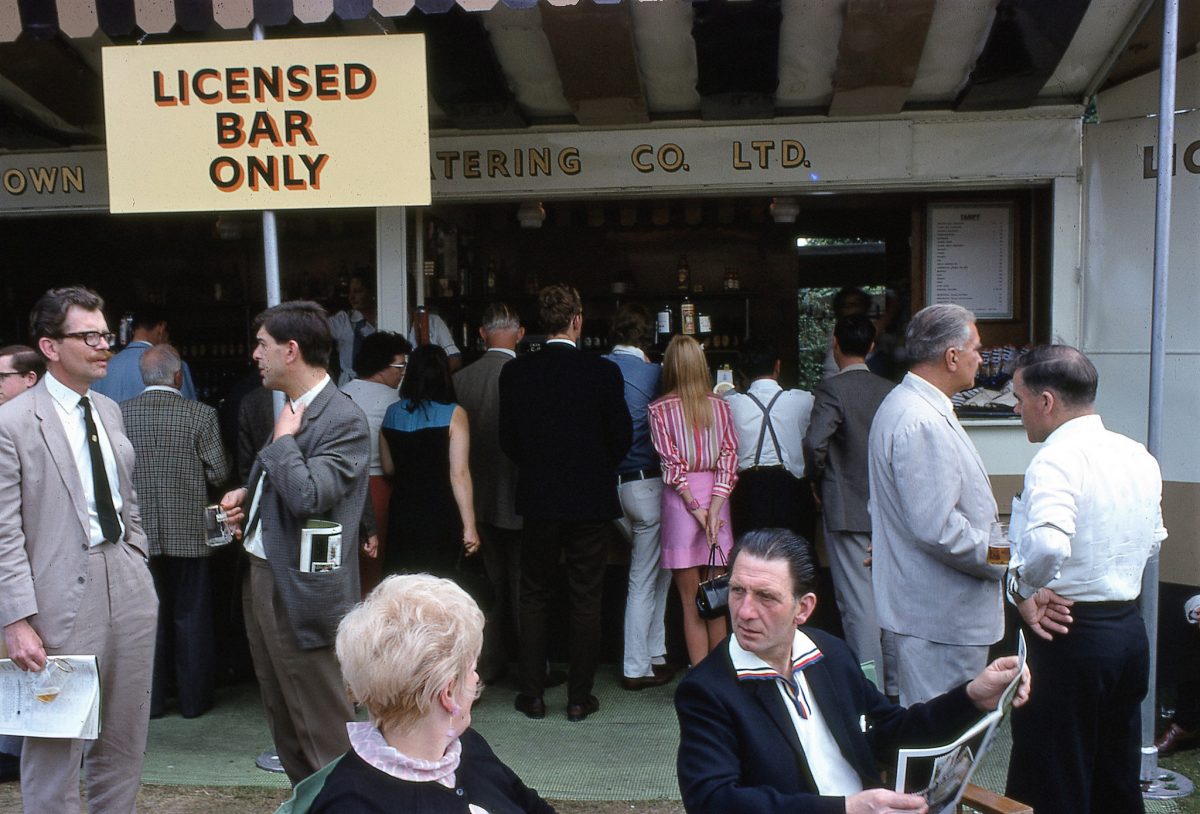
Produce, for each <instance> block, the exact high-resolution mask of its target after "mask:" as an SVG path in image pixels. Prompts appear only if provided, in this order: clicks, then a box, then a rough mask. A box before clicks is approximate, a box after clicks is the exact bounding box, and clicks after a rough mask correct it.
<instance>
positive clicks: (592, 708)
mask: <svg viewBox="0 0 1200 814" xmlns="http://www.w3.org/2000/svg"><path fill="white" fill-rule="evenodd" d="M599 711H600V699H599V698H597V697H596V696H594V695H589V696H588V697H587V701H585V702H583V703H582V704H568V705H567V720H568V721H571V722H572V723H579V722H580V721H582V720H583V719H584V718H586V717H587V716H589V715H591V714H592V713H593V712H599Z"/></svg>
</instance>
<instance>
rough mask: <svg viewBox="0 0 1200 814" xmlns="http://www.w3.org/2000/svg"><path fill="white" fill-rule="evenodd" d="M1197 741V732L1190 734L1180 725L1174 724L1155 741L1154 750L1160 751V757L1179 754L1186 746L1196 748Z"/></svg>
mask: <svg viewBox="0 0 1200 814" xmlns="http://www.w3.org/2000/svg"><path fill="white" fill-rule="evenodd" d="M1196 740H1197V733H1196V732H1189V731H1188V730H1186V729H1184V728H1183V727H1182V726H1180V725H1179V724H1176V723H1172V724H1171V725H1170V726H1168V727H1167V729H1166V731H1165V732H1163V733H1162V734H1161V735H1159V736H1158V738H1157V739H1156V740H1155V741H1154V748H1155V749H1157V750H1158V753H1159V754H1160V755H1169V754H1171V753H1172V752H1178V751H1179V750H1180V749H1183V748H1184V747H1186V746H1194V745H1195V744H1196Z"/></svg>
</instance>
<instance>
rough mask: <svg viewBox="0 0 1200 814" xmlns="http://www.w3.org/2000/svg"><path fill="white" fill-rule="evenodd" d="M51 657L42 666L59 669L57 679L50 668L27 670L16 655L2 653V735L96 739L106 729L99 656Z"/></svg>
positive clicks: (0, 686) (0, 685)
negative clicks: (102, 716)
mask: <svg viewBox="0 0 1200 814" xmlns="http://www.w3.org/2000/svg"><path fill="white" fill-rule="evenodd" d="M51 659H52V661H49V662H47V666H46V668H44V669H43V671H42V672H45V670H51V671H55V670H57V672H58V673H59V676H58V678H56V679H55V680H54V681H53V682H47V681H46V679H47V678H48V677H49V674H47V675H46V676H42V673H33V672H26V671H24V670H22V669H21V668H20V667H18V666H17V665H15V664H13V662H12V660H11V659H0V735H27V736H30V737H35V738H81V739H83V740H95V739H96V738H97V737H99V735H100V672H99V671H98V670H97V668H96V657H95V656H51ZM54 661H57V662H58V664H57V665H55V664H54ZM39 677H41V682H40V683H39Z"/></svg>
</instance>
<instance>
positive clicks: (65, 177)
mask: <svg viewBox="0 0 1200 814" xmlns="http://www.w3.org/2000/svg"><path fill="white" fill-rule="evenodd" d="M0 185H3V187H4V191H5V192H6V193H8V194H9V195H25V194H26V193H31V194H34V195H56V194H63V195H68V194H70V193H72V192H83V191H84V175H83V167H81V166H79V165H78V164H76V165H75V166H68V165H61V166H58V167H26V168H25V169H24V170H21V169H18V168H16V167H10V168H9V169H7V170H5V171H4V172H3V174H0Z"/></svg>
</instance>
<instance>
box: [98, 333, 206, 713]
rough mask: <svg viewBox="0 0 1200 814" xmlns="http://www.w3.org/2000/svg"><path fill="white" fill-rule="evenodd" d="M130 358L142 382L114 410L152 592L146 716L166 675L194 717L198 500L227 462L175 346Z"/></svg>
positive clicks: (199, 630) (201, 609)
mask: <svg viewBox="0 0 1200 814" xmlns="http://www.w3.org/2000/svg"><path fill="white" fill-rule="evenodd" d="M138 365H139V367H140V368H141V372H142V381H143V383H144V384H145V385H146V389H145V390H143V391H142V393H141V395H139V396H135V397H134V398H132V399H130V400H129V401H126V402H123V403H122V404H121V415H122V417H123V418H124V421H125V434H126V435H128V436H129V440H130V441H131V442H132V443H133V450H134V453H135V454H136V455H137V464H136V465H135V466H134V469H133V485H134V487H135V488H136V489H137V493H138V503H139V505H140V506H141V508H142V528H144V529H145V530H146V537H147V538H149V540H150V573H151V575H152V576H153V577H154V586H155V588H156V589H157V590H158V635H157V637H156V641H155V645H154V683H153V685H152V691H151V696H150V715H151V716H154V717H157V716H159V715H162V714H163V712H164V706H165V703H166V695H167V686H168V677H170V676H173V677H174V679H175V685H176V688H177V698H178V702H179V714H180V715H182V716H183V717H184V718H195V717H196V716H197V715H202V714H204V713H205V712H207V711H208V710H209V709H211V708H212V705H213V684H214V678H215V669H214V661H215V658H216V653H215V647H214V639H213V635H214V634H213V609H212V590H213V589H212V579H211V575H210V574H209V567H208V558H209V555H210V554H211V553H212V549H211V548H209V546H208V545H207V543H206V542H205V540H206V538H207V537H208V534H207V531H206V529H205V524H204V507H205V506H206V505H207V503H208V487H209V486H222V485H224V483H225V480H226V478H228V477H229V462H228V460H227V459H226V457H225V449H224V447H223V446H222V445H221V431H220V427H219V425H218V422H217V411H216V410H215V409H214V408H212V407H209V406H208V405H207V404H202V403H201V402H198V401H192V400H191V399H186V398H184V397H183V393H181V392H180V390H179V388H180V385H181V384H182V383H183V366H182V361H181V360H180V358H179V353H178V352H177V351H176V350H175V349H174V348H173V347H171V346H170V345H155V346H153V347H151V348H150V349H148V350H147V351H146V352H145V353H143V354H142V356H141V358H140V359H139V360H138ZM172 657H173V658H172Z"/></svg>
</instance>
